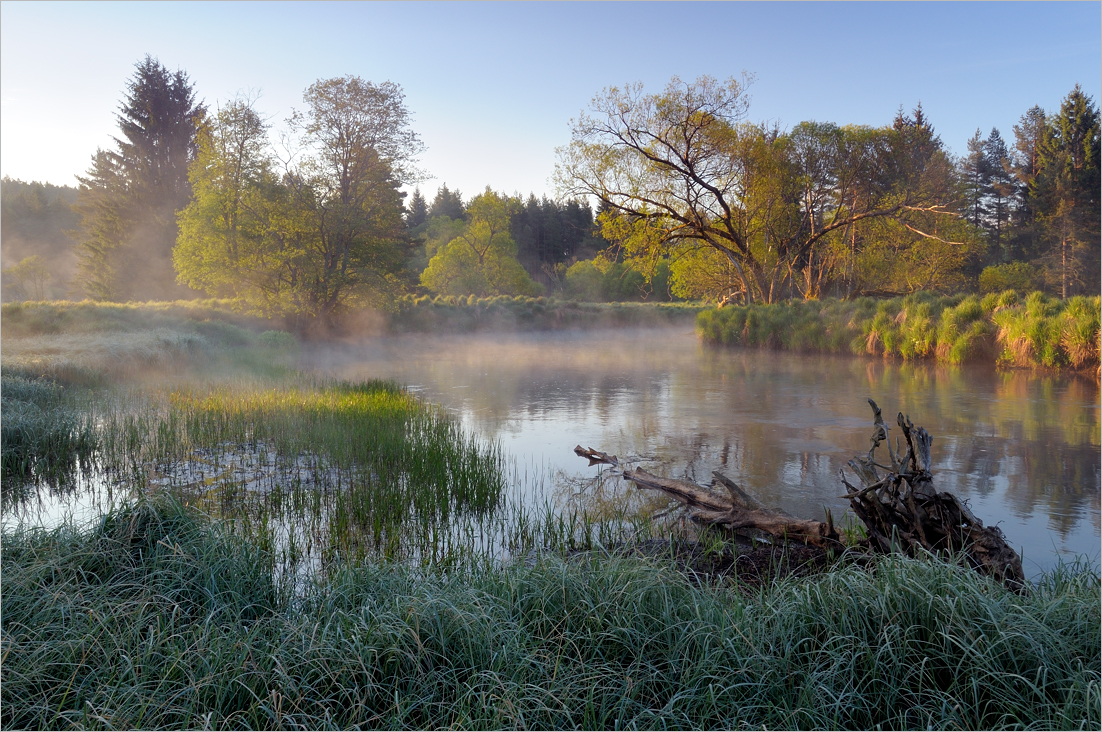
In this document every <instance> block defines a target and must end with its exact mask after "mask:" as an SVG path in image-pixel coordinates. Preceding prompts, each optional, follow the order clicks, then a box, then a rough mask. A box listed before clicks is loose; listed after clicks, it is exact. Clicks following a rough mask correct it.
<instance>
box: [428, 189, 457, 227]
mask: <svg viewBox="0 0 1102 732" xmlns="http://www.w3.org/2000/svg"><path fill="white" fill-rule="evenodd" d="M438 216H447V217H448V218H449V219H452V220H459V219H461V218H463V196H462V195H461V194H460V193H459V191H449V190H448V185H447V184H446V183H445V184H444V185H442V186H440V189H439V190H438V191H436V198H434V199H432V206H430V207H429V218H431V219H434V218H436V217H438Z"/></svg>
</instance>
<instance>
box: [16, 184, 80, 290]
mask: <svg viewBox="0 0 1102 732" xmlns="http://www.w3.org/2000/svg"><path fill="white" fill-rule="evenodd" d="M76 201H77V190H76V189H75V188H73V187H71V186H55V185H51V184H49V183H24V182H23V181H21V180H12V179H11V178H9V177H7V176H5V177H4V179H3V180H2V181H0V241H2V242H3V250H2V253H0V256H2V261H3V273H4V274H3V288H4V299H6V300H47V299H49V300H55V299H60V298H64V297H66V296H67V295H68V294H69V284H70V281H71V280H72V277H73V274H74V272H75V271H76V254H75V253H74V252H73V240H72V239H71V238H70V237H69V235H68V232H70V231H73V230H75V229H76V228H77V227H78V226H79V225H80V216H79V215H78V214H77V213H76V212H75V211H74V210H73V204H74V203H76Z"/></svg>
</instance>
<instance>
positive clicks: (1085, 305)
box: [992, 292, 1102, 368]
mask: <svg viewBox="0 0 1102 732" xmlns="http://www.w3.org/2000/svg"><path fill="white" fill-rule="evenodd" d="M1100 307H1102V300H1100V298H1099V297H1082V296H1078V297H1073V298H1070V299H1069V300H1063V301H1061V300H1058V299H1055V298H1050V297H1048V296H1047V295H1045V294H1044V293H1042V292H1033V293H1031V294H1030V295H1029V296H1028V297H1027V298H1026V299H1025V302H1024V303H1021V304H1019V305H1017V306H1014V307H1004V308H1000V309H999V310H997V311H996V312H994V314H993V316H992V320H993V321H994V323H995V325H996V326H997V328H998V340H999V344H1000V346H1001V347H1002V350H1001V353H1000V354H999V361H1000V362H1001V363H1003V364H1006V365H1008V366H1016V367H1028V366H1044V367H1047V368H1060V367H1065V366H1071V367H1073V368H1097V367H1098V361H1099V358H1098V353H1099V337H1100V336H1099V310H1100Z"/></svg>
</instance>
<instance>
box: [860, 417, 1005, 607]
mask: <svg viewBox="0 0 1102 732" xmlns="http://www.w3.org/2000/svg"><path fill="white" fill-rule="evenodd" d="M869 405H870V406H871V407H872V412H873V434H872V439H871V443H872V446H871V448H870V449H869V453H868V456H867V457H855V458H853V459H852V460H850V461H849V467H850V469H851V470H852V471H853V473H854V475H856V476H857V478H858V480H859V481H860V482H861V483H862V485H861V487H857V486H854V485H852V484H851V483H850V482H849V481H847V480H846V476H845V473H844V472H843V473H842V483H843V484H844V485H845V486H846V488H847V489H848V490H849V492H848V493H847V494H846V495H845V496H844V498H847V499H848V500H849V503H850V507H851V508H852V509H853V512H854V513H855V514H857V517H858V518H859V519H861V521H862V522H863V523H864V524H865V528H866V530H867V533H868V537H867V538H866V539H865V540H864V543H865V545H866V546H868V547H869V548H871V549H873V550H876V551H880V552H891V551H902V552H903V553H905V554H908V555H911V556H913V555H914V554H916V553H917V552H918V551H919V550H920V549H921V550H925V551H928V552H931V553H933V554H940V555H958V556H962V557H963V558H964V559H965V560H966V561H967V563H968V565H969V566H971V567H972V568H973V569H975V570H976V571H978V572H980V573H981V574H985V575H987V576H989V577H992V578H994V579H996V580H998V581H999V582H1001V583H1003V585H1005V586H1006V587H1007V588H1009V589H1012V590H1016V591H1021V590H1022V589H1023V588H1024V587H1025V573H1024V572H1023V571H1022V560H1021V558H1020V557H1019V556H1018V553H1017V552H1016V551H1014V549H1012V548H1011V547H1010V545H1009V544H1007V543H1006V537H1005V536H1003V533H1002V531H1001V530H1000V529H999V528H998V527H997V526H984V525H983V522H982V521H980V520H979V519H978V518H976V516H975V515H974V514H973V513H972V512H971V511H970V510H969V509H968V507H967V506H966V505H964V503H963V502H962V501H961V500H960V499H959V498H957V497H956V496H955V495H953V494H952V493H948V492H944V491H938V490H937V489H936V488H935V487H934V482H933V475H932V473H931V472H930V466H931V459H930V446H931V444H932V443H933V437H931V436H930V434H929V433H928V432H927V431H926V430H925V429H923V428H921V427H917V428H916V427H915V426H914V424H913V423H912V422H911V420H910V419H909V418H907V417H904V416H903V413H902V412H900V413H899V415H898V417H897V418H896V424H897V425H898V426H899V429H900V431H901V432H902V433H903V439H904V440H905V441H906V451H905V452H904V453H903V454H902V455H900V449H901V448H902V446H901V445H899V444H898V442H897V448H896V449H895V450H893V449H892V444H891V441H890V440H889V439H888V429H889V428H888V425H887V424H886V423H885V422H884V418H883V415H882V414H881V410H880V407H878V406H877V405H876V402H874V401H873V400H872V399H869ZM882 442H887V447H888V459H889V461H890V462H891V465H890V466H887V465H881V464H879V463H877V462H876V460H875V453H876V450H877V448H879V447H880V444H881V443H882ZM877 468H880V469H882V470H884V471H886V472H885V474H884V475H881V474H880V472H879V471H878V470H877Z"/></svg>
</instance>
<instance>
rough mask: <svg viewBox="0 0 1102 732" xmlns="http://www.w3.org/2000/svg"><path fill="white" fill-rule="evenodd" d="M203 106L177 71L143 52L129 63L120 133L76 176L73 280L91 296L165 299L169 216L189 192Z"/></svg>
mask: <svg viewBox="0 0 1102 732" xmlns="http://www.w3.org/2000/svg"><path fill="white" fill-rule="evenodd" d="M205 115H206V108H205V107H204V106H203V105H202V104H200V103H199V102H197V101H196V97H195V89H194V86H193V85H192V83H191V82H190V81H189V79H188V77H187V74H185V73H184V72H183V71H176V72H170V71H168V69H166V68H165V67H164V66H162V65H161V63H160V62H159V61H158V60H157V59H154V58H152V57H150V56H146V57H145V59H144V60H143V61H141V62H139V63H138V64H136V66H135V72H134V75H133V76H132V77H131V78H130V80H129V81H128V83H127V88H126V96H125V97H124V99H123V102H122V105H121V106H120V108H119V114H118V117H117V119H118V123H119V130H120V132H121V137H116V138H114V141H115V149H114V150H102V149H101V150H98V151H97V152H96V155H95V156H94V157H93V159H92V167H91V168H90V169H89V171H88V173H87V175H85V176H84V177H78V180H79V181H80V184H81V185H80V195H79V199H78V202H77V205H76V207H75V208H76V210H77V211H78V213H80V215H81V227H80V231H79V232H78V243H77V254H78V257H79V259H80V265H79V274H78V280H79V285H80V286H81V287H82V289H83V290H84V292H85V294H87V295H88V296H89V297H92V298H94V299H97V300H115V301H123V300H131V299H139V300H141V299H165V298H175V297H180V296H182V295H186V294H187V293H189V292H190V291H189V290H187V289H185V288H182V287H179V286H178V285H176V284H175V273H174V272H173V268H172V247H173V246H174V245H175V243H176V235H177V225H176V213H177V211H179V210H181V209H182V208H184V207H185V206H186V205H187V203H188V199H189V198H190V196H191V189H190V186H189V184H188V165H189V164H190V162H191V161H192V160H193V159H194V157H195V154H196V151H197V147H196V133H197V130H198V128H199V126H200V125H201V124H202V123H203V120H204V118H205Z"/></svg>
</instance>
